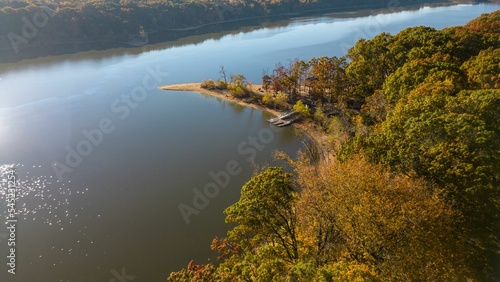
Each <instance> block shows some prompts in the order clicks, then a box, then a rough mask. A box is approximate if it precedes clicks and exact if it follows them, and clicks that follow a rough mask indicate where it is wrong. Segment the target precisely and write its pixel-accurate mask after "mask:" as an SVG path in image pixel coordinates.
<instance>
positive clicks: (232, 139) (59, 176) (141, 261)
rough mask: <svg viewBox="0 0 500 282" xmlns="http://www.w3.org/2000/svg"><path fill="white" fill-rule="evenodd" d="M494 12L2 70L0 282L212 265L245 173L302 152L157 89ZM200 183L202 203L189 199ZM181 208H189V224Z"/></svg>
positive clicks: (348, 18) (371, 17) (207, 38)
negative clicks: (8, 215)
mask: <svg viewBox="0 0 500 282" xmlns="http://www.w3.org/2000/svg"><path fill="white" fill-rule="evenodd" d="M497 9H500V6H498V5H457V6H449V7H437V8H429V7H424V8H421V9H416V10H411V11H402V12H393V13H385V14H377V13H375V12H369V11H364V12H360V13H348V14H329V15H323V16H317V17H306V18H296V19H292V20H286V21H281V20H275V21H272V22H265V23H260V25H259V26H253V27H250V28H244V29H241V30H236V31H235V30H233V31H231V32H220V33H211V34H208V35H207V34H206V35H193V36H190V37H188V38H184V39H181V40H178V41H175V42H167V43H161V44H154V45H148V46H143V47H141V48H135V49H112V50H106V51H93V52H82V53H78V54H73V55H64V56H56V57H46V58H41V59H36V60H29V61H23V62H20V63H17V64H0V165H1V168H0V169H1V171H2V173H3V174H5V171H6V170H7V168H8V165H15V167H17V174H18V179H19V185H18V200H17V208H18V209H19V210H20V214H19V215H18V216H17V219H18V222H17V226H16V227H17V228H16V233H15V234H16V247H17V249H16V251H17V253H16V273H17V274H16V275H10V274H8V273H7V266H6V265H7V255H8V250H9V247H8V246H7V243H8V241H7V239H8V236H10V235H9V232H8V230H7V225H4V224H3V222H2V225H1V227H0V254H1V255H0V265H1V266H0V281H20V282H26V281H42V282H43V281H112V279H113V278H114V279H116V280H115V281H121V280H119V278H118V277H121V278H127V279H128V280H126V281H132V280H131V279H132V277H134V279H133V280H134V281H165V278H166V277H167V276H168V274H169V273H170V272H171V271H174V270H178V269H180V268H181V267H185V266H186V265H187V263H188V262H189V261H190V260H191V259H195V260H196V262H197V263H204V262H206V259H207V258H209V257H211V258H214V254H213V253H212V252H211V251H210V249H209V246H210V243H211V240H212V239H213V238H214V237H215V236H224V234H225V232H226V231H227V230H228V228H229V227H228V226H227V225H226V224H225V223H224V215H223V213H222V211H223V210H224V209H225V208H226V207H228V206H229V205H230V204H232V203H234V202H235V201H237V200H238V198H239V193H240V188H241V186H242V185H243V184H244V183H245V181H246V180H248V179H249V177H250V176H251V175H252V172H253V170H254V164H257V165H263V164H275V163H276V162H275V161H273V158H272V152H273V151H274V150H276V149H279V150H283V151H285V152H287V153H289V154H291V155H294V154H295V152H296V151H297V150H299V149H300V148H301V142H300V139H299V138H298V137H297V136H296V132H295V130H294V129H293V128H286V129H284V130H282V131H280V132H276V130H274V129H275V128H270V127H269V125H268V123H267V122H266V119H267V118H268V117H269V115H268V114H267V113H263V112H261V111H259V110H255V109H252V108H246V107H241V106H239V105H235V104H233V103H231V102H227V101H223V100H219V99H216V98H213V97H209V96H204V95H201V94H197V93H192V92H165V91H160V90H157V89H156V86H158V85H164V84H173V83H183V82H193V81H201V80H203V79H206V78H214V79H215V78H218V76H219V74H218V71H219V66H220V65H224V66H225V67H226V69H227V70H228V72H230V73H243V74H245V75H246V76H247V77H248V78H249V79H251V80H252V81H254V82H255V83H259V82H260V76H261V74H262V71H263V70H266V69H268V70H269V71H271V70H272V69H273V67H274V66H275V64H276V63H278V62H283V63H286V62H287V60H289V59H294V58H300V59H305V60H308V59H309V58H311V57H314V56H334V55H335V56H342V55H343V54H344V53H345V52H346V50H347V49H348V48H349V47H351V46H352V45H353V44H354V43H355V42H356V40H358V39H360V38H371V37H373V36H375V35H376V34H378V33H380V32H390V33H392V34H395V33H397V32H398V31H400V30H402V29H404V28H406V27H411V26H420V25H426V26H432V27H435V28H438V29H441V28H445V27H449V26H454V25H462V24H465V23H466V22H468V21H469V20H471V19H473V18H475V17H477V16H479V15H480V14H482V13H488V12H492V11H495V10H497ZM255 142H258V143H259V144H257V145H255ZM252 144H254V145H252ZM228 166H229V167H228ZM221 171H222V173H220V172H221ZM228 171H229V172H230V173H231V174H230V173H228ZM214 175H218V176H219V178H218V180H219V181H218V184H217V183H216V182H217V181H214V180H213V178H214ZM215 178H217V177H215ZM210 183H216V184H210ZM4 184H5V183H3V188H2V190H3V192H2V194H1V195H2V196H1V198H0V201H1V202H0V212H1V213H2V214H5V211H6V209H7V208H6V196H5V195H4V192H5V185H4ZM207 184H208V186H207ZM215 186H217V188H214V187H215ZM220 186H224V187H220ZM204 187H208V189H209V190H208V194H209V196H210V198H205V197H203V198H200V196H199V194H197V191H203V189H204ZM196 195H198V196H196ZM193 199H194V200H195V203H193ZM180 204H185V205H186V206H190V207H192V208H193V209H196V210H195V212H196V213H195V214H193V215H191V216H189V217H188V221H189V223H187V222H186V219H185V218H184V217H183V216H182V214H181V212H180V211H179V205H180ZM196 206H197V207H196ZM191 211H192V210H191Z"/></svg>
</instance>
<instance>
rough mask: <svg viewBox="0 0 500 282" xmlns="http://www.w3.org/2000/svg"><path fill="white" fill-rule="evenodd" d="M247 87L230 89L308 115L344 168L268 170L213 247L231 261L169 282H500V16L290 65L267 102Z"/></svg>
mask: <svg viewBox="0 0 500 282" xmlns="http://www.w3.org/2000/svg"><path fill="white" fill-rule="evenodd" d="M219 85H221V86H225V85H224V83H223V81H222V80H221V81H218V82H215V86H216V87H217V86H219ZM245 85H246V82H245V80H244V77H243V76H241V75H236V76H233V77H232V79H231V81H230V86H229V87H230V88H231V91H232V92H231V93H233V95H234V94H236V95H235V96H240V94H242V95H243V97H247V98H246V99H249V100H251V101H253V102H256V103H261V104H265V105H266V106H268V107H278V108H286V107H290V106H289V105H293V104H295V105H296V108H300V107H297V105H298V104H302V105H304V104H305V105H309V107H308V108H306V109H305V110H303V112H304V115H306V116H308V118H307V119H308V120H309V121H310V122H312V123H314V124H315V125H316V127H317V128H318V129H319V130H323V131H324V132H325V133H326V134H327V135H328V136H329V137H330V146H331V148H332V150H333V152H334V154H335V156H334V157H333V158H327V157H325V156H321V155H322V153H321V152H320V151H318V150H313V149H311V150H308V151H307V152H304V153H303V154H301V157H300V158H299V159H298V160H292V159H289V158H288V157H287V156H283V155H282V154H279V156H280V157H281V158H283V159H284V160H286V161H288V162H289V163H290V164H291V165H292V167H293V168H294V171H293V173H288V172H286V171H285V170H284V169H283V168H281V167H264V168H262V169H261V170H260V172H258V173H257V174H256V175H255V176H254V177H253V178H252V179H251V180H250V181H248V182H247V183H246V184H245V185H244V186H243V188H242V191H241V198H240V200H239V201H238V202H237V203H235V204H233V205H232V206H230V207H229V208H227V209H226V210H225V214H226V221H227V222H228V223H232V224H234V228H233V229H232V230H230V231H229V232H228V233H227V236H226V237H225V238H216V239H214V241H213V244H212V249H213V250H214V251H216V252H218V253H219V261H218V262H208V263H206V264H202V265H197V264H195V263H194V262H191V263H190V264H189V265H188V266H187V268H186V269H183V270H181V271H179V272H174V273H172V274H171V275H170V277H169V280H170V281H495V280H496V279H498V277H500V248H499V241H498V240H499V238H498V236H499V235H500V213H499V211H500V210H499V208H500V194H499V190H500V182H499V181H500V11H497V12H494V13H492V14H489V15H483V16H481V17H479V18H477V19H475V20H473V21H471V22H469V23H468V24H466V25H465V26H461V27H453V28H447V29H444V30H435V29H433V28H428V27H415V28H407V29H405V30H403V31H402V32H400V33H398V34H397V35H390V34H387V33H382V34H380V35H378V36H376V37H375V38H373V39H371V40H360V41H358V42H357V43H356V44H355V46H353V47H352V48H351V49H350V50H349V51H348V53H347V54H346V55H345V56H344V57H341V58H337V57H331V58H330V57H321V58H313V59H311V60H310V61H308V62H306V61H292V62H289V63H286V64H283V65H278V66H277V67H276V69H275V70H274V71H273V72H272V73H265V74H264V75H263V88H265V92H266V93H265V94H264V95H260V96H259V97H256V96H254V97H252V94H249V93H248V92H246V93H245V91H243V92H241V91H240V90H241V89H240V88H243V89H245ZM240 92H241V93H240ZM297 101H300V103H299V102H297ZM496 281H498V280H496Z"/></svg>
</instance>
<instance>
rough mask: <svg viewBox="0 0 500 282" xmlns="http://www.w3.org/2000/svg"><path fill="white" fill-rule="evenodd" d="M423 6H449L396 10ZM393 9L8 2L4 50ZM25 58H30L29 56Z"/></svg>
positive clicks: (219, 2)
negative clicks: (255, 20) (247, 20)
mask: <svg viewBox="0 0 500 282" xmlns="http://www.w3.org/2000/svg"><path fill="white" fill-rule="evenodd" d="M423 2H446V1H438V0H427V1H422V0H398V1H395V2H394V3H393V4H391V5H392V6H398V5H399V6H402V5H409V4H417V3H423ZM388 3H389V2H388V1H386V0H376V1H373V0H349V1H348V0H334V1H332V0H136V1H132V0H112V1H104V0H82V1H63V0H3V1H0V50H4V51H9V54H10V55H11V56H14V55H19V54H21V55H22V54H23V52H20V51H23V50H25V49H26V48H28V50H31V51H33V50H32V48H40V47H44V48H48V49H49V50H50V47H51V46H56V47H59V46H61V45H64V44H66V45H68V44H75V43H80V44H90V43H94V44H97V43H100V44H106V46H123V45H124V44H128V45H133V46H137V45H141V44H144V43H146V42H148V35H150V34H152V33H155V32H159V31H161V32H166V33H168V32H169V30H170V31H171V32H174V30H179V29H189V28H194V27H199V26H203V25H209V24H216V23H221V22H227V21H234V20H241V19H245V18H259V17H267V16H276V15H290V14H296V13H303V12H306V11H318V10H322V11H324V10H335V9H337V10H338V9H361V8H373V7H381V8H387V6H388ZM391 3H392V2H391ZM392 6H391V7H392ZM85 46H87V45H85ZM12 51H13V52H12ZM33 52H34V51H33ZM14 53H15V54H14ZM24 53H25V57H28V55H29V54H28V53H29V51H26V52H24Z"/></svg>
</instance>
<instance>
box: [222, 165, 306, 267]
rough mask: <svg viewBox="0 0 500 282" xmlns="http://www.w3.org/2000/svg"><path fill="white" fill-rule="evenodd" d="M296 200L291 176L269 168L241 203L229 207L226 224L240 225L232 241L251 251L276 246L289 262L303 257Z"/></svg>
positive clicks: (247, 189)
mask: <svg viewBox="0 0 500 282" xmlns="http://www.w3.org/2000/svg"><path fill="white" fill-rule="evenodd" d="M295 200H296V196H295V191H294V189H293V186H292V180H291V174H289V173H286V172H285V171H284V170H283V168H280V167H269V168H267V169H266V170H264V171H263V172H261V173H260V174H258V175H256V176H254V177H253V178H252V179H250V181H248V182H247V183H246V184H245V185H244V186H243V188H242V190H241V197H240V200H239V201H238V202H237V203H235V204H233V205H232V206H230V207H229V208H227V209H226V210H225V211H224V213H225V214H226V222H228V223H236V224H237V226H236V227H235V228H233V229H232V230H231V231H229V232H228V238H229V239H230V240H233V241H237V242H241V244H242V247H243V248H244V249H245V250H247V251H250V252H251V250H253V249H254V248H255V247H259V246H263V245H272V246H276V247H277V250H278V251H279V252H280V253H282V255H283V256H284V258H285V259H286V260H288V261H296V260H297V259H298V257H299V254H298V245H297V237H296V215H295V211H294V209H293V203H294V202H295Z"/></svg>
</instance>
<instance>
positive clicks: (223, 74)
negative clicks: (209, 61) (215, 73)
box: [219, 65, 227, 84]
mask: <svg viewBox="0 0 500 282" xmlns="http://www.w3.org/2000/svg"><path fill="white" fill-rule="evenodd" d="M219 74H220V75H221V76H222V79H224V82H225V83H226V84H227V75H226V69H225V68H224V65H220V71H219Z"/></svg>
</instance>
